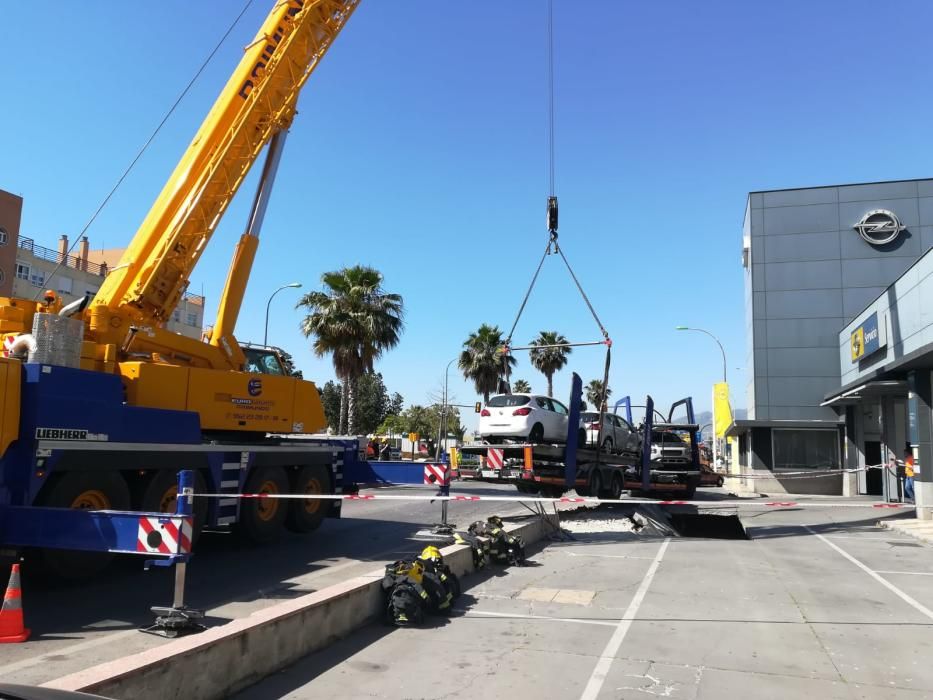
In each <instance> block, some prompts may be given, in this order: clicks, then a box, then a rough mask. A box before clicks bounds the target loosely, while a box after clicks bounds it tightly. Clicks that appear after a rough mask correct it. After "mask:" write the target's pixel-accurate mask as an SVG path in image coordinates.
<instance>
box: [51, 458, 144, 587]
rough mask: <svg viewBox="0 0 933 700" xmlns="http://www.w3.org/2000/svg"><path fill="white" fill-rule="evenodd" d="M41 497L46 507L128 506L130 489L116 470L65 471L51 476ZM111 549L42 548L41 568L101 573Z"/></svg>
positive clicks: (72, 574)
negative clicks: (108, 550) (88, 550)
mask: <svg viewBox="0 0 933 700" xmlns="http://www.w3.org/2000/svg"><path fill="white" fill-rule="evenodd" d="M44 491H45V492H44V495H43V497H42V498H41V499H40V500H41V504H42V505H43V506H48V507H49V508H82V509H85V510H129V509H130V489H129V487H128V486H127V485H126V480H125V479H124V478H123V476H122V475H121V474H120V473H119V472H116V471H112V472H108V471H103V472H65V473H64V474H61V475H57V476H53V477H52V480H51V482H50V483H48V484H46V487H45V489H44ZM113 556H114V555H113V554H111V553H110V552H78V551H74V550H68V549H44V550H42V551H41V553H40V559H41V563H42V568H43V569H45V571H46V572H47V573H49V574H51V575H52V576H55V577H58V578H63V579H72V580H74V579H82V578H88V577H90V576H93V575H94V574H97V573H100V572H101V571H103V570H104V569H105V568H107V565H108V564H110V562H111V561H112V560H113Z"/></svg>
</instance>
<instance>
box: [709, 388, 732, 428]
mask: <svg viewBox="0 0 933 700" xmlns="http://www.w3.org/2000/svg"><path fill="white" fill-rule="evenodd" d="M713 416H714V417H715V422H716V424H715V425H714V426H713V430H715V431H716V437H717V438H722V436H723V435H724V434H725V432H726V430H727V429H728V428H729V426H730V425H731V424H732V406H730V405H729V384H728V383H727V382H718V383H716V384H714V385H713Z"/></svg>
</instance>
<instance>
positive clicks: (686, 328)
mask: <svg viewBox="0 0 933 700" xmlns="http://www.w3.org/2000/svg"><path fill="white" fill-rule="evenodd" d="M674 329H675V330H678V331H696V332H697V333H705V334H706V335H708V336H709V337H710V338H712V339H713V340H715V341H716V345H718V346H719V352H721V353H722V381H723V383H725V382H726V351H725V350H724V349H723V347H722V343H720V342H719V338H717V337H716V336H715V335H713V334H712V333H710V332H709V331H708V330H706V329H705V328H691V327H690V326H675V327H674ZM718 443H719V439H718V438H717V436H716V392H715V391H714V392H713V459H714V460H715V458H716V455H718V454H719V453H720V452H721V451H722V445H721V444H718ZM717 447H718V449H717ZM724 459H725V458H724Z"/></svg>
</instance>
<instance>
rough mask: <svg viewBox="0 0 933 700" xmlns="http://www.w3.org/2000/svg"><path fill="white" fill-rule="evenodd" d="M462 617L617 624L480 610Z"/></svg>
mask: <svg viewBox="0 0 933 700" xmlns="http://www.w3.org/2000/svg"><path fill="white" fill-rule="evenodd" d="M463 614H464V617H498V618H506V619H508V618H515V619H517V620H545V621H547V622H573V623H576V624H580V625H599V626H601V627H615V626H616V624H617V623H615V622H612V621H609V620H587V619H586V618H584V617H550V616H548V615H522V614H519V613H497V612H484V611H482V610H465V611H463Z"/></svg>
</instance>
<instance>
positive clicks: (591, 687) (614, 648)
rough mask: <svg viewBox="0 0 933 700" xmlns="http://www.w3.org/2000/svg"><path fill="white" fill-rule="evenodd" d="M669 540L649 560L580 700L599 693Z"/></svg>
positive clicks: (666, 539)
mask: <svg viewBox="0 0 933 700" xmlns="http://www.w3.org/2000/svg"><path fill="white" fill-rule="evenodd" d="M670 541H671V538H670V537H666V538H664V542H663V543H662V544H661V548H660V549H659V550H658V553H657V554H656V555H655V557H654V561H652V562H651V566H649V567H648V571H647V572H646V573H645V577H644V578H643V579H642V580H641V584H640V585H639V586H638V590H637V591H635V597H634V598H632V602H631V603H629V604H628V607H627V608H626V609H625V613H624V614H623V615H622V621H621V622H619V624H618V626H617V627H616V631H615V632H613V633H612V637H611V638H610V639H609V643H608V644H606V648H605V649H603V653H602V654H601V655H600V657H599V661H597V662H596V668H594V669H593V673H592V674H591V675H590V680H589V681H588V682H587V684H586V687H585V688H584V689H583V694H582V695H581V696H580V700H595V699H596V696H598V695H599V691H600V690H602V687H603V683H605V682H606V676H607V675H609V669H610V668H611V667H612V661H613V659H614V658H615V655H616V653H617V652H618V651H619V647H621V646H622V642H624V641H625V635H626V634H628V631H629V628H631V626H632V621H633V620H634V619H635V616H636V615H637V614H638V608H640V607H641V603H642V601H643V600H644V599H645V595H646V594H647V593H648V588H650V587H651V582H652V581H653V580H654V575H655V574H656V573H657V571H658V565H660V563H661V559H662V558H663V557H664V552H666V551H667V545H668V544H670Z"/></svg>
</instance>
